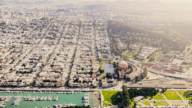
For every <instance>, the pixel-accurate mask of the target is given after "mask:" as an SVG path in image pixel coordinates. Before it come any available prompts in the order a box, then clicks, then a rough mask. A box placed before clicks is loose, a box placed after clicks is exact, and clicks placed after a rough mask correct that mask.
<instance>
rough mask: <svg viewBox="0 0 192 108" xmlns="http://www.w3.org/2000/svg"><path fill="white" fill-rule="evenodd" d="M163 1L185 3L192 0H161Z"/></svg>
mask: <svg viewBox="0 0 192 108" xmlns="http://www.w3.org/2000/svg"><path fill="white" fill-rule="evenodd" d="M161 1H162V2H183V3H191V4H192V0H161Z"/></svg>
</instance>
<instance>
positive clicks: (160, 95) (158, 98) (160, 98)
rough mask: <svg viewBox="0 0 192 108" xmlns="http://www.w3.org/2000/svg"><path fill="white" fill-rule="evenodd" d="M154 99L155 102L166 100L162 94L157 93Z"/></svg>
mask: <svg viewBox="0 0 192 108" xmlns="http://www.w3.org/2000/svg"><path fill="white" fill-rule="evenodd" d="M153 99H154V100H165V99H164V97H163V95H162V94H161V93H157V94H156V95H155V96H153Z"/></svg>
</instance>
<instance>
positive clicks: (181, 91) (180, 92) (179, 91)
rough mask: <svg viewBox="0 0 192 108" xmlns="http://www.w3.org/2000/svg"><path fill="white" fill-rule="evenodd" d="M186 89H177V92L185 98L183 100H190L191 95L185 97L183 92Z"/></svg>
mask: <svg viewBox="0 0 192 108" xmlns="http://www.w3.org/2000/svg"><path fill="white" fill-rule="evenodd" d="M186 91H187V90H177V92H178V93H179V94H180V95H181V96H182V97H183V98H184V99H185V100H191V99H192V97H189V98H186V97H185V96H184V95H183V94H184V93H185V92H186Z"/></svg>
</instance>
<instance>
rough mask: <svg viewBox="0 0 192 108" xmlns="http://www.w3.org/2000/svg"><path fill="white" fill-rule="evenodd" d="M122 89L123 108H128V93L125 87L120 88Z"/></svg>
mask: <svg viewBox="0 0 192 108" xmlns="http://www.w3.org/2000/svg"><path fill="white" fill-rule="evenodd" d="M122 88H123V96H124V103H123V105H124V106H129V105H130V97H129V92H128V90H127V87H126V86H125V85H123V86H122Z"/></svg>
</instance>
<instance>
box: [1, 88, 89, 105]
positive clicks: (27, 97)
mask: <svg viewBox="0 0 192 108" xmlns="http://www.w3.org/2000/svg"><path fill="white" fill-rule="evenodd" d="M0 98H1V99H4V101H5V104H4V105H2V107H3V108H46V107H47V108H61V107H67V106H76V105H78V106H83V105H86V106H87V105H89V92H28V91H0Z"/></svg>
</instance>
